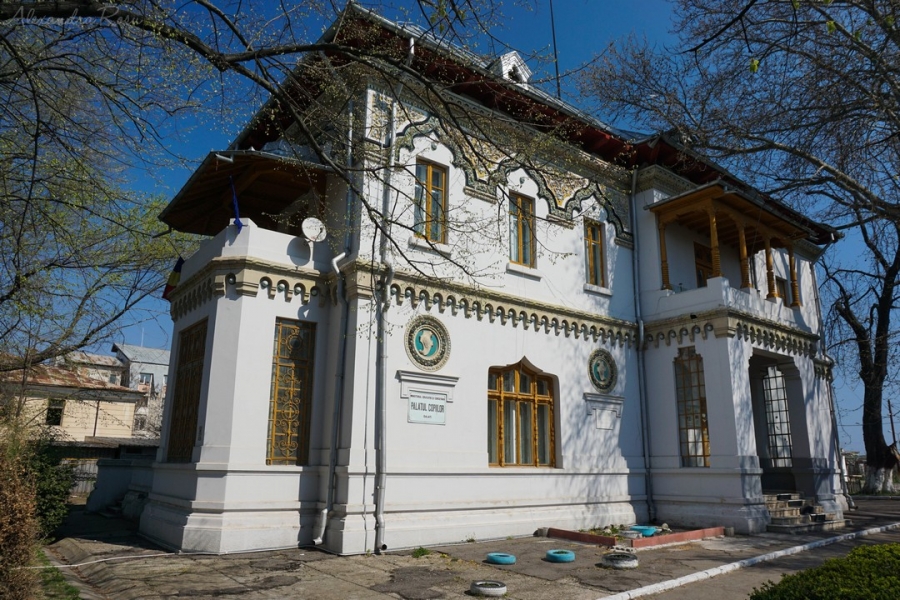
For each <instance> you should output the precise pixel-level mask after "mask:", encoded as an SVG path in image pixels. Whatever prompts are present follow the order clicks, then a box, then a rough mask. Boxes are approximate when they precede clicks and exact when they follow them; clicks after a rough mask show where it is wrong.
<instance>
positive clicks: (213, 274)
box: [170, 257, 334, 320]
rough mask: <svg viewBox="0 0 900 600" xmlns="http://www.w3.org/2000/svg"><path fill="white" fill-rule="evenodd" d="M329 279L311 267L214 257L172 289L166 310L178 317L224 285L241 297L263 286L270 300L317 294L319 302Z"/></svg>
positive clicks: (218, 292)
mask: <svg viewBox="0 0 900 600" xmlns="http://www.w3.org/2000/svg"><path fill="white" fill-rule="evenodd" d="M333 281H334V275H331V274H329V275H322V274H321V273H320V272H319V271H317V270H315V269H310V268H304V267H295V266H290V265H285V264H279V263H273V262H269V261H265V260H260V259H257V258H252V257H216V258H213V259H212V260H211V261H209V263H207V264H206V265H205V266H204V267H203V268H202V269H200V270H199V271H197V272H196V273H194V274H193V275H191V277H189V278H188V279H187V280H186V281H183V282H180V283H179V285H178V287H176V288H175V289H174V290H173V291H172V293H171V294H170V298H171V300H172V303H171V306H170V312H171V314H172V319H173V320H178V319H180V318H181V317H182V316H184V315H186V314H187V313H189V312H191V311H193V310H195V309H197V308H199V307H200V306H202V305H203V304H205V303H206V302H208V301H210V300H212V299H213V297H214V296H224V295H225V293H226V291H227V289H228V288H232V289H234V291H235V292H237V293H238V294H239V295H241V296H256V295H258V293H259V290H260V289H263V290H266V295H267V296H268V297H269V298H270V299H275V297H276V296H281V297H282V298H283V299H284V300H285V301H286V302H290V301H291V299H292V298H293V297H294V296H299V297H300V301H301V303H303V304H309V302H310V300H311V298H312V297H316V296H318V297H319V304H320V305H323V304H324V303H325V300H326V298H327V297H328V296H329V292H332V291H333V289H332V288H333V285H332V283H333Z"/></svg>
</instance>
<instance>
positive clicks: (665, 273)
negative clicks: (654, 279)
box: [659, 223, 672, 290]
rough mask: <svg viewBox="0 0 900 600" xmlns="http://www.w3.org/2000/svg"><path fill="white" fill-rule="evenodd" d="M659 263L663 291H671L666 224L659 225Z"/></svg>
mask: <svg viewBox="0 0 900 600" xmlns="http://www.w3.org/2000/svg"><path fill="white" fill-rule="evenodd" d="M659 262H660V266H661V267H662V289H664V290H671V289H672V284H670V283H669V259H668V257H667V255H666V224H665V223H660V224H659Z"/></svg>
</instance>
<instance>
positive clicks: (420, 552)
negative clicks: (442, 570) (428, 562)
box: [412, 546, 431, 558]
mask: <svg viewBox="0 0 900 600" xmlns="http://www.w3.org/2000/svg"><path fill="white" fill-rule="evenodd" d="M429 554H431V550H429V549H428V548H423V547H422V546H419V547H418V548H416V549H415V550H413V553H412V556H413V558H422V557H423V556H428V555H429Z"/></svg>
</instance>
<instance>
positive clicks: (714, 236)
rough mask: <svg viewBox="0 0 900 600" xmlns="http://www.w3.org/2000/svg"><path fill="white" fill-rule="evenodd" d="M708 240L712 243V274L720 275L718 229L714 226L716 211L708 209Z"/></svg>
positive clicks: (720, 260)
mask: <svg viewBox="0 0 900 600" xmlns="http://www.w3.org/2000/svg"><path fill="white" fill-rule="evenodd" d="M709 241H710V243H711V244H712V276H713V277H721V276H722V259H721V257H720V256H719V230H718V228H717V227H716V211H715V209H713V208H710V209H709Z"/></svg>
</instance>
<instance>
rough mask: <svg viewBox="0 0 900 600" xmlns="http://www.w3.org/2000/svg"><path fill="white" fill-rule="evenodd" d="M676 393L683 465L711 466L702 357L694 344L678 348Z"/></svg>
mask: <svg viewBox="0 0 900 600" xmlns="http://www.w3.org/2000/svg"><path fill="white" fill-rule="evenodd" d="M675 396H676V399H677V403H678V437H679V441H680V446H681V466H683V467H708V466H709V419H708V417H707V413H706V381H705V377H704V373H703V357H702V356H700V355H699V354H697V353H696V351H695V350H694V347H693V346H690V347H687V348H679V349H678V356H676V357H675Z"/></svg>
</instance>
